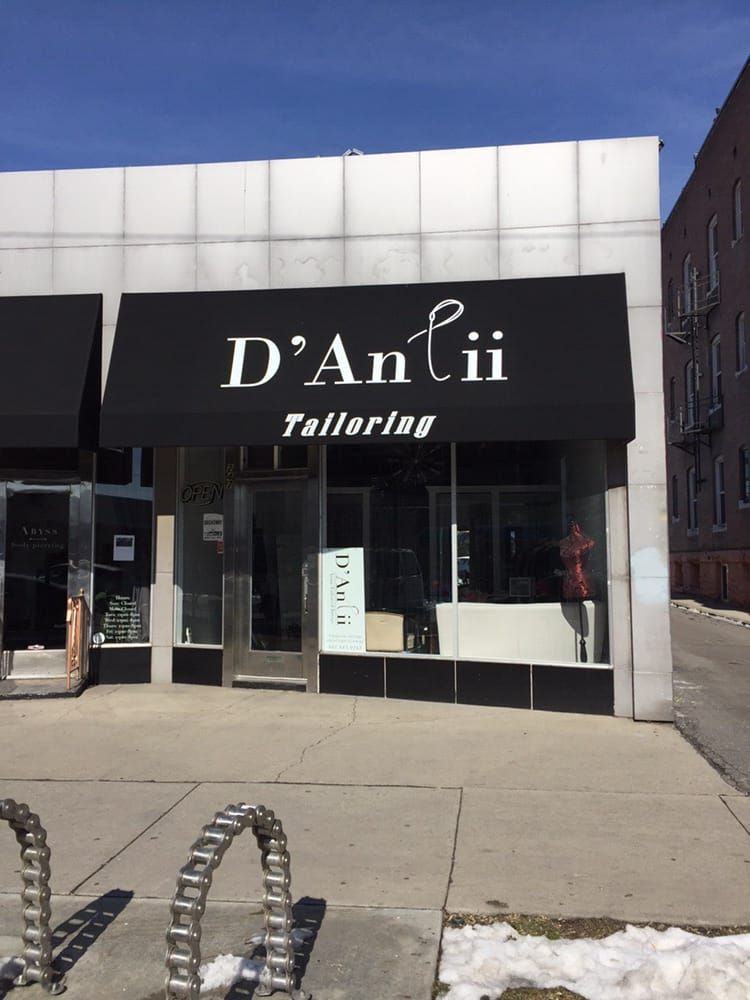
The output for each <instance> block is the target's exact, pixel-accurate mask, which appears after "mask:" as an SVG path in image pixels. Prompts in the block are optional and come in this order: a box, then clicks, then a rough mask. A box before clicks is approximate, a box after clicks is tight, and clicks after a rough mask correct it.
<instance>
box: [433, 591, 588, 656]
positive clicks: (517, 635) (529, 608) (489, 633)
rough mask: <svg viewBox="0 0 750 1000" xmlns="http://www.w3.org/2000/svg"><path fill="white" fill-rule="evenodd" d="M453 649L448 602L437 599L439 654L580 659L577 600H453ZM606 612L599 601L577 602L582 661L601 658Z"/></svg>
mask: <svg viewBox="0 0 750 1000" xmlns="http://www.w3.org/2000/svg"><path fill="white" fill-rule="evenodd" d="M457 609H458V630H459V638H460V642H459V649H458V653H456V652H455V650H454V641H453V629H454V614H455V611H454V605H453V604H438V605H437V606H436V609H435V610H436V612H437V626H438V639H439V642H440V653H441V654H442V655H443V656H456V655H458V656H460V657H461V659H466V660H471V659H478V660H510V661H512V662H520V663H533V662H537V663H538V662H540V661H541V662H545V661H547V660H560V661H562V662H564V663H579V662H580V655H581V654H580V646H579V642H580V624H579V622H580V618H579V605H578V604H577V603H576V602H575V601H573V602H565V603H563V604H560V603H550V604H480V603H474V602H472V601H466V602H463V603H459V604H458V605H457ZM605 627H606V613H605V609H604V607H603V605H602V603H601V602H600V601H584V602H583V635H584V638H585V639H586V651H587V653H588V662H589V663H597V662H599V663H600V662H602V661H601V659H597V658H598V657H601V652H602V646H603V640H604V633H605Z"/></svg>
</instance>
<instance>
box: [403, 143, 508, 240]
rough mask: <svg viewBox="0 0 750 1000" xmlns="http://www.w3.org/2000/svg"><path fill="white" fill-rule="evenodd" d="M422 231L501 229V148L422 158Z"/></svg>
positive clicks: (453, 151)
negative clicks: (498, 221)
mask: <svg viewBox="0 0 750 1000" xmlns="http://www.w3.org/2000/svg"><path fill="white" fill-rule="evenodd" d="M420 180H421V205H422V212H421V217H422V232H423V233H442V232H454V231H460V232H461V231H472V230H475V229H497V147H496V146H486V147H482V148H479V149H440V150H433V151H430V152H425V153H422V154H421V157H420Z"/></svg>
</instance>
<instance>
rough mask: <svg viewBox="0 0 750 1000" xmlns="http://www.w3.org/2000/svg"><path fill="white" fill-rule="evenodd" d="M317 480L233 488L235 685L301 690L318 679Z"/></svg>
mask: <svg viewBox="0 0 750 1000" xmlns="http://www.w3.org/2000/svg"><path fill="white" fill-rule="evenodd" d="M313 483H317V481H316V480H312V481H311V480H306V479H305V480H302V479H299V480H294V481H282V480H266V481H263V482H240V483H237V484H236V486H235V488H234V489H233V493H234V510H233V515H234V516H233V525H232V536H233V545H232V548H233V553H232V555H233V562H234V566H233V567H232V566H230V567H228V572H229V573H230V574H231V577H232V579H231V586H232V587H233V589H234V595H233V600H232V601H231V604H230V603H229V602H228V605H227V606H228V607H229V606H232V607H233V608H234V614H233V616H232V618H233V621H232V622H230V624H229V630H230V632H231V636H230V637H229V639H230V641H229V643H228V647H229V653H230V656H231V658H232V660H233V678H232V679H233V680H240V681H241V680H243V679H245V680H248V681H258V682H262V681H263V680H264V679H265V680H267V681H268V682H269V683H280V682H283V681H285V680H286V681H289V682H290V683H295V684H299V685H300V686H302V685H303V684H304V683H305V681H307V682H308V687H309V686H310V682H311V681H312V680H313V679H314V678H316V676H317V669H316V667H317V601H316V600H315V593H314V592H315V584H316V567H317V537H318V534H317V533H318V524H317V516H316V513H315V512H316V511H317V497H314V496H312V494H313V491H314V486H313Z"/></svg>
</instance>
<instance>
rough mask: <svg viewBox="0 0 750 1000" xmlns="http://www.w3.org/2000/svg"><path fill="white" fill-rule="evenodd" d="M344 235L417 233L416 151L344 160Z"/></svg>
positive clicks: (417, 179)
mask: <svg viewBox="0 0 750 1000" xmlns="http://www.w3.org/2000/svg"><path fill="white" fill-rule="evenodd" d="M344 216H345V218H344V222H345V230H346V235H347V236H379V235H388V234H407V233H418V232H419V153H385V154H376V155H375V156H347V157H345V159H344Z"/></svg>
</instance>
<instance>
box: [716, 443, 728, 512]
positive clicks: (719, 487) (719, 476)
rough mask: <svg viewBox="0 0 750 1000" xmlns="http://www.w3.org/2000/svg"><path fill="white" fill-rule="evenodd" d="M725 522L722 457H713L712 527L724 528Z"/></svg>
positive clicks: (725, 507)
mask: <svg viewBox="0 0 750 1000" xmlns="http://www.w3.org/2000/svg"><path fill="white" fill-rule="evenodd" d="M726 523H727V506H726V496H725V494H724V459H723V458H721V457H720V458H715V459H714V527H715V528H725V527H726Z"/></svg>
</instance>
